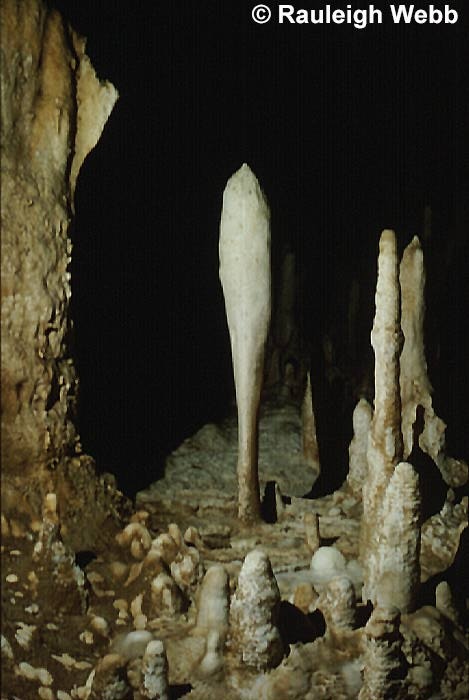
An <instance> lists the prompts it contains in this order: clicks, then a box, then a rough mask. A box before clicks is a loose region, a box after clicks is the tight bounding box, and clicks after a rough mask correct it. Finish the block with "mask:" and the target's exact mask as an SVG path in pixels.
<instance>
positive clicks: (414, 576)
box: [373, 462, 420, 613]
mask: <svg viewBox="0 0 469 700" xmlns="http://www.w3.org/2000/svg"><path fill="white" fill-rule="evenodd" d="M378 529H379V533H380V536H379V544H378V557H377V570H378V573H377V576H376V578H377V580H378V589H377V592H376V600H373V603H378V605H380V606H381V607H393V608H397V609H398V610H399V611H400V612H401V613H410V612H413V610H414V607H415V601H416V596H417V592H418V587H419V584H420V494H419V478H418V474H417V472H416V471H415V469H414V468H413V467H412V465H411V464H408V463H407V462H400V463H399V464H398V465H397V467H396V468H395V470H394V473H393V475H392V477H391V479H390V480H389V483H388V487H387V489H386V493H385V495H384V500H383V506H382V513H381V521H380V523H379V527H378Z"/></svg>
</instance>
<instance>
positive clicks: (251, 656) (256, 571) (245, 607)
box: [230, 549, 284, 671]
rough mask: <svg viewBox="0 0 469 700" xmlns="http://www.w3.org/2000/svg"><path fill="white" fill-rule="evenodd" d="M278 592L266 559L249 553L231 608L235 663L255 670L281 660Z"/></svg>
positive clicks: (232, 645)
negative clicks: (277, 622)
mask: <svg viewBox="0 0 469 700" xmlns="http://www.w3.org/2000/svg"><path fill="white" fill-rule="evenodd" d="M279 605H280V592H279V589H278V586H277V581H276V580H275V576H274V574H273V572H272V566H271V564H270V560H269V558H268V556H267V555H266V554H265V553H264V552H262V551H261V550H258V549H255V550H254V551H252V552H250V553H249V554H248V555H247V556H246V558H245V560H244V563H243V566H242V567H241V571H240V573H239V578H238V588H237V590H236V592H235V594H234V596H233V598H232V601H231V608H230V647H231V650H232V652H233V654H234V656H235V659H236V662H241V663H242V664H245V665H246V666H249V667H250V668H253V669H256V670H258V671H261V670H266V669H268V668H274V667H275V666H277V665H278V664H279V663H280V661H281V660H282V657H283V651H284V649H283V643H282V639H281V637H280V632H279V630H278V628H277V624H276V617H277V615H278V608H279Z"/></svg>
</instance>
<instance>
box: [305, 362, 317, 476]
mask: <svg viewBox="0 0 469 700" xmlns="http://www.w3.org/2000/svg"><path fill="white" fill-rule="evenodd" d="M301 423H302V441H303V457H304V458H305V461H306V464H307V465H308V466H309V467H311V469H312V471H313V473H314V475H315V476H316V475H317V474H319V472H320V471H321V465H320V463H319V449H318V441H317V437H316V420H315V417H314V410H313V395H312V391H311V376H310V373H309V372H308V374H307V376H306V389H305V395H304V399H303V404H302V407H301Z"/></svg>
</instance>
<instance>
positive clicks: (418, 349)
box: [399, 236, 468, 487]
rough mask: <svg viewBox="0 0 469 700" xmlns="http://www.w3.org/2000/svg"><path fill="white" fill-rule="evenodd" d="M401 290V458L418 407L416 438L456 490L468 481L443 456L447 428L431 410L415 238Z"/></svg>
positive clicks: (457, 464)
mask: <svg viewBox="0 0 469 700" xmlns="http://www.w3.org/2000/svg"><path fill="white" fill-rule="evenodd" d="M399 280H400V287H401V308H402V311H401V325H402V331H403V334H404V345H403V348H402V354H401V358H400V386H401V402H402V436H403V441H404V452H403V456H404V458H405V459H407V457H408V456H409V455H410V453H411V451H412V448H413V447H414V445H413V435H414V433H413V425H414V422H415V420H416V417H417V407H418V406H421V407H422V408H423V409H424V429H423V432H422V434H421V435H420V436H419V437H418V442H419V446H420V448H421V449H422V450H423V451H424V452H426V453H427V454H428V455H429V456H430V457H431V458H432V460H433V461H434V462H435V464H436V465H437V467H438V468H439V470H440V472H441V474H442V476H443V478H444V480H445V481H446V483H447V484H448V486H452V487H458V486H460V485H461V484H464V483H465V482H466V481H467V478H468V467H467V464H466V463H465V462H464V461H462V460H458V459H454V458H452V457H450V456H449V455H447V453H446V439H445V432H446V425H445V423H444V422H443V420H442V419H441V418H439V417H438V416H437V415H436V413H435V410H434V408H433V400H432V387H431V384H430V380H429V377H428V372H427V361H426V358H425V345H424V318H425V301H424V290H425V267H424V260H423V250H422V246H421V244H420V241H419V239H418V237H417V236H415V237H414V238H413V240H412V241H411V243H409V245H408V246H407V247H406V249H405V250H404V253H403V256H402V260H401V264H400V273H399Z"/></svg>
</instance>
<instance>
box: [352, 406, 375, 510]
mask: <svg viewBox="0 0 469 700" xmlns="http://www.w3.org/2000/svg"><path fill="white" fill-rule="evenodd" d="M372 417H373V409H372V408H371V406H370V404H369V403H368V401H367V400H366V399H360V400H359V402H358V403H357V405H356V406H355V409H354V411H353V416H352V423H353V438H352V441H351V443H350V445H349V470H348V474H347V484H348V486H349V487H350V489H351V490H352V491H353V493H354V494H356V495H357V496H358V497H359V498H361V497H362V489H363V484H364V483H365V480H366V478H367V475H368V456H367V455H368V436H369V434H370V426H371V419H372Z"/></svg>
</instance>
